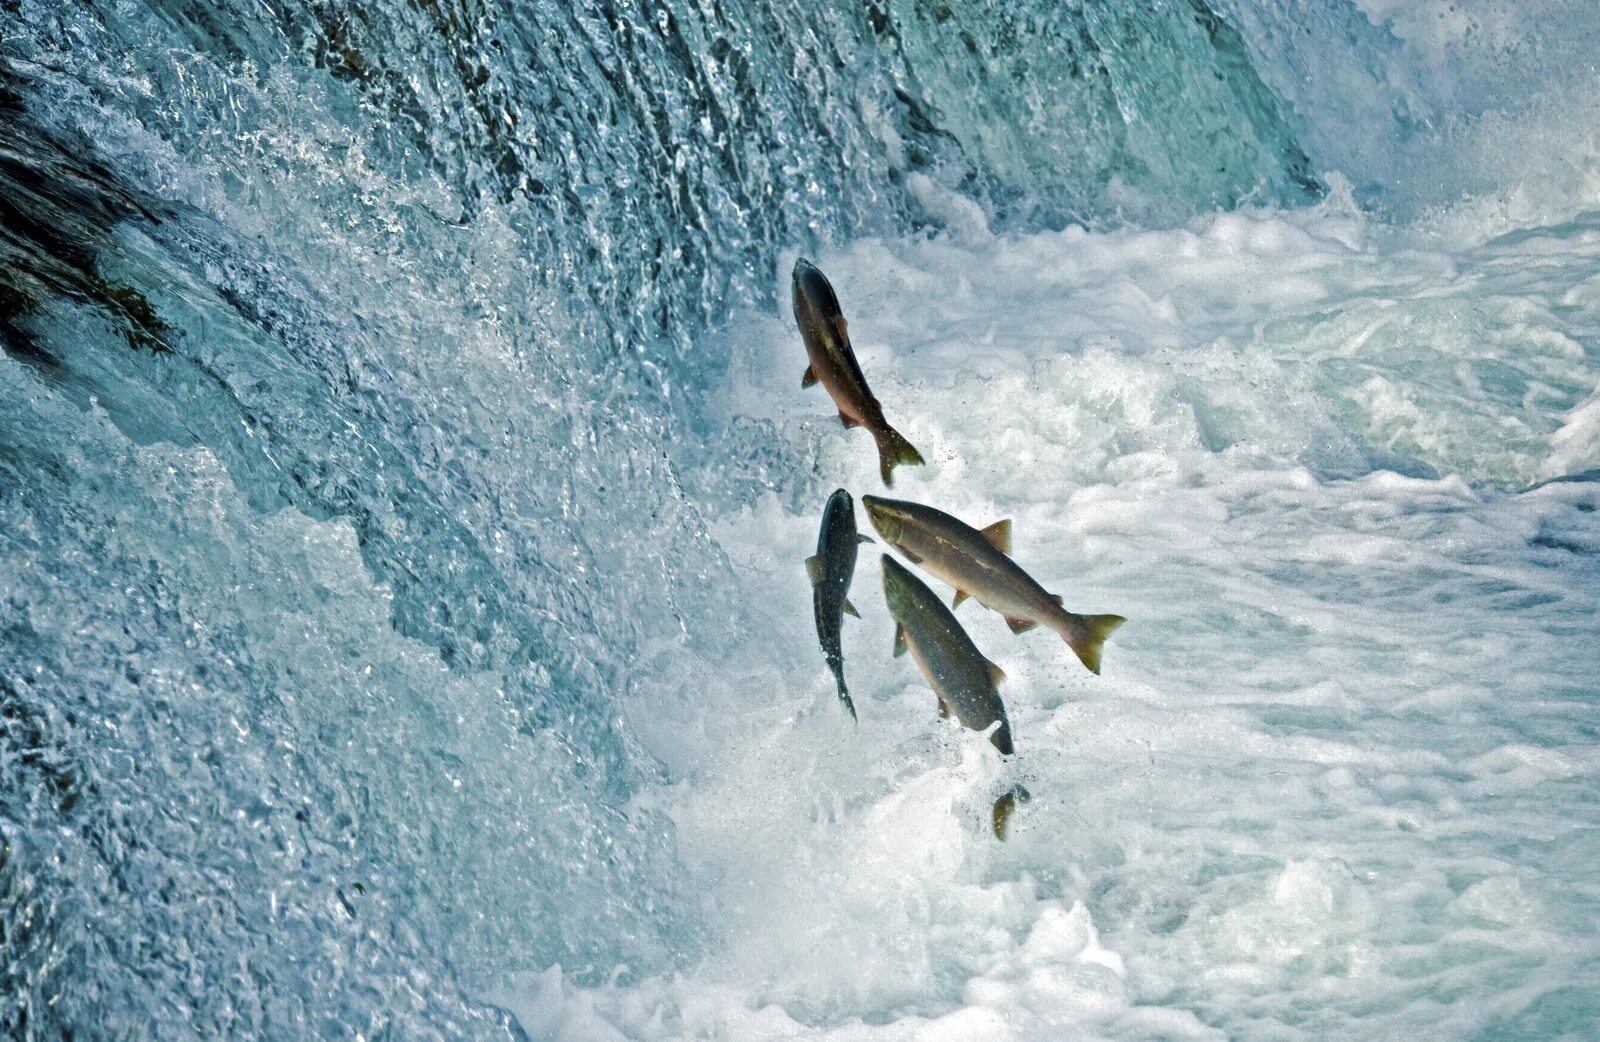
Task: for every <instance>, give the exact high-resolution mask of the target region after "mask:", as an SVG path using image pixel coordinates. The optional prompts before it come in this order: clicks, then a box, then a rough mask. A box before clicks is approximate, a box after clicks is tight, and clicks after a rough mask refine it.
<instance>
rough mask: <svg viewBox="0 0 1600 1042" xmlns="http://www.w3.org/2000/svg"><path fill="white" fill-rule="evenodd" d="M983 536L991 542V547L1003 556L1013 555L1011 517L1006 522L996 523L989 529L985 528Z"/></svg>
mask: <svg viewBox="0 0 1600 1042" xmlns="http://www.w3.org/2000/svg"><path fill="white" fill-rule="evenodd" d="M982 535H983V537H984V538H985V539H987V540H989V545H990V546H992V547H994V548H995V549H996V550H999V551H1000V552H1001V553H1003V554H1010V553H1011V519H1010V518H1009V517H1008V518H1006V519H1005V520H1004V521H996V522H995V523H994V524H992V525H990V526H989V527H988V528H985V529H984V530H983V533H982Z"/></svg>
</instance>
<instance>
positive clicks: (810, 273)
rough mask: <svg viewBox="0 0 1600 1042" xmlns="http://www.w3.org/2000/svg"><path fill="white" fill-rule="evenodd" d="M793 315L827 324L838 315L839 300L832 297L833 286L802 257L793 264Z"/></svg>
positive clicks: (813, 265) (814, 266)
mask: <svg viewBox="0 0 1600 1042" xmlns="http://www.w3.org/2000/svg"><path fill="white" fill-rule="evenodd" d="M793 282H794V313H795V317H796V318H801V319H802V321H804V318H803V316H810V317H811V318H812V319H813V320H815V321H818V322H822V323H827V322H831V321H832V319H833V317H834V316H835V315H838V314H839V298H838V297H836V296H834V293H833V285H832V284H831V283H829V282H828V277H827V276H826V275H824V274H822V272H821V271H820V270H819V269H818V268H817V266H816V265H815V264H812V263H811V262H810V261H808V260H806V259H805V258H804V257H801V258H799V259H797V260H796V261H795V262H794V273H793Z"/></svg>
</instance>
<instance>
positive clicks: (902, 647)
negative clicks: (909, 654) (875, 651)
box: [894, 622, 906, 658]
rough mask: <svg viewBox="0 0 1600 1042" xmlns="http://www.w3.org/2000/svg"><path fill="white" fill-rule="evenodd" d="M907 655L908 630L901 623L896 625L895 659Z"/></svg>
mask: <svg viewBox="0 0 1600 1042" xmlns="http://www.w3.org/2000/svg"><path fill="white" fill-rule="evenodd" d="M905 653H906V628H905V627H904V626H902V625H901V624H900V623H898V622H897V623H895V624H894V657H895V658H899V657H900V656H901V655H904V654H905Z"/></svg>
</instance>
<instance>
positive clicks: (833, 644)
mask: <svg viewBox="0 0 1600 1042" xmlns="http://www.w3.org/2000/svg"><path fill="white" fill-rule="evenodd" d="M871 541H872V540H871V539H870V538H868V537H867V536H864V535H862V534H861V533H860V532H858V531H857V530H856V508H855V504H854V503H853V502H852V501H851V499H850V493H848V492H846V491H845V490H844V489H842V488H841V489H839V490H838V491H837V492H835V493H834V494H833V495H831V496H829V497H828V505H827V506H826V507H824V508H823V511H822V530H821V531H820V532H818V533H817V552H816V555H815V556H813V557H808V558H806V570H807V572H809V573H810V575H811V608H812V612H813V614H814V615H815V616H816V620H817V641H818V643H820V644H821V645H822V654H823V655H824V656H825V657H826V658H827V660H828V669H829V670H830V671H831V672H832V673H833V679H834V680H835V681H836V682H837V683H838V685H839V701H841V702H843V703H844V707H845V708H846V709H848V710H850V718H851V719H852V720H854V719H855V717H856V706H855V703H854V702H853V701H851V699H850V689H849V688H847V687H845V683H844V649H843V646H842V643H841V640H840V635H841V631H842V630H843V628H844V613H845V612H849V613H850V614H851V615H856V614H857V613H856V609H855V605H853V604H851V603H850V600H849V595H850V578H851V576H853V575H854V574H855V570H856V554H857V551H858V549H859V547H860V544H861V543H862V542H871ZM857 617H859V616H857Z"/></svg>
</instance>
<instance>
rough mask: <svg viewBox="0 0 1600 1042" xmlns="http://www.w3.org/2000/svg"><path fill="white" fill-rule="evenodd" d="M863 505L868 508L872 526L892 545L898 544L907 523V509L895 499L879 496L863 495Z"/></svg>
mask: <svg viewBox="0 0 1600 1042" xmlns="http://www.w3.org/2000/svg"><path fill="white" fill-rule="evenodd" d="M861 505H862V506H864V507H866V508H867V517H869V518H871V519H872V527H873V528H876V529H877V530H878V534H879V535H881V536H883V538H884V540H885V541H887V542H888V543H890V544H891V545H895V546H898V545H899V543H900V533H901V530H902V529H903V528H904V527H905V523H906V513H905V510H904V509H903V508H902V507H901V506H900V505H899V504H898V503H896V502H895V501H894V500H892V499H882V498H879V497H878V496H862V497H861Z"/></svg>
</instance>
